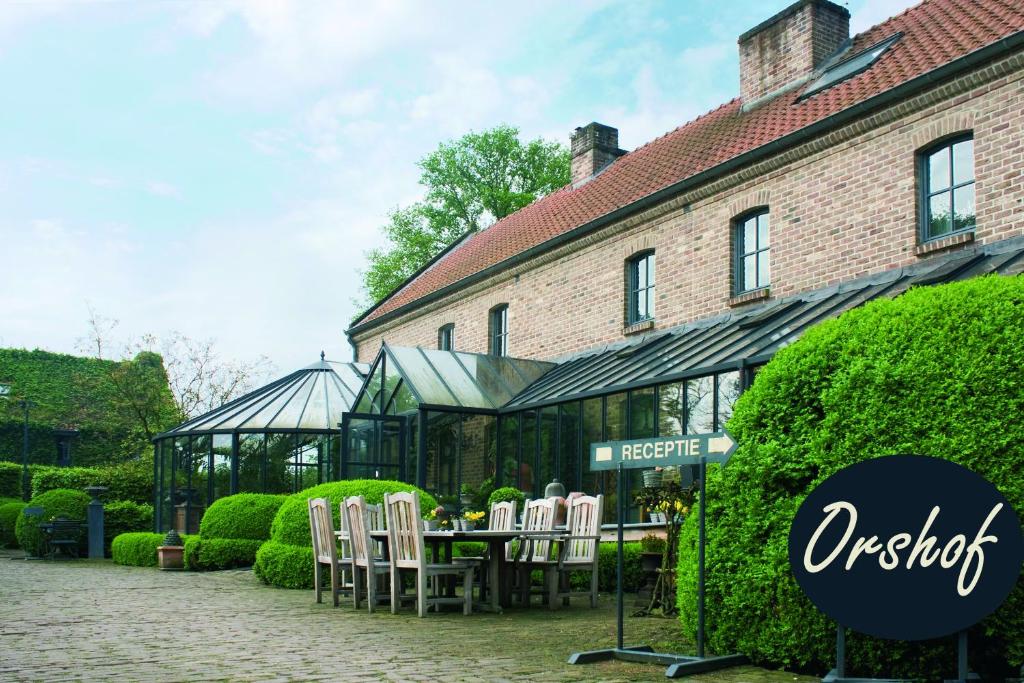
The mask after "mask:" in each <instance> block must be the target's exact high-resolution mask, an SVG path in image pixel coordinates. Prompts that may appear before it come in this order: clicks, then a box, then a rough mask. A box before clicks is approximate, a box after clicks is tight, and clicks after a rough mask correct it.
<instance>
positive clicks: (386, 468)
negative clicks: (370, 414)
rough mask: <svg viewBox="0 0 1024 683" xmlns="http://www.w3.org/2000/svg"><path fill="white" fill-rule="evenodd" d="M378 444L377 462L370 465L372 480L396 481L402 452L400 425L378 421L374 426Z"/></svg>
mask: <svg viewBox="0 0 1024 683" xmlns="http://www.w3.org/2000/svg"><path fill="white" fill-rule="evenodd" d="M375 427H376V432H377V438H378V439H379V444H378V447H377V457H378V459H377V462H375V463H372V464H371V468H372V470H373V475H372V476H373V478H374V479H398V475H399V467H400V463H401V460H402V456H403V455H404V453H403V452H402V423H401V422H399V421H397V420H379V421H377V424H376V425H375Z"/></svg>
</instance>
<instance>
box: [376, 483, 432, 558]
mask: <svg viewBox="0 0 1024 683" xmlns="http://www.w3.org/2000/svg"><path fill="white" fill-rule="evenodd" d="M384 517H385V519H387V525H388V543H389V547H390V550H391V562H392V563H393V564H394V566H396V567H402V568H410V569H415V568H417V567H418V568H423V567H425V566H426V555H425V554H424V552H423V523H422V521H421V519H420V497H419V494H418V493H385V494H384Z"/></svg>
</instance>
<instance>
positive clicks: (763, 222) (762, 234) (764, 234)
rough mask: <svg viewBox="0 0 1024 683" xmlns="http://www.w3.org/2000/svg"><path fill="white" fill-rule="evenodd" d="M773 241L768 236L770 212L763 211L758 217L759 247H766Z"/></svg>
mask: <svg viewBox="0 0 1024 683" xmlns="http://www.w3.org/2000/svg"><path fill="white" fill-rule="evenodd" d="M770 244H771V242H770V241H769V238H768V214H767V213H762V214H761V215H760V216H758V217H757V248H758V249H766V248H767V247H768V246H769V245H770Z"/></svg>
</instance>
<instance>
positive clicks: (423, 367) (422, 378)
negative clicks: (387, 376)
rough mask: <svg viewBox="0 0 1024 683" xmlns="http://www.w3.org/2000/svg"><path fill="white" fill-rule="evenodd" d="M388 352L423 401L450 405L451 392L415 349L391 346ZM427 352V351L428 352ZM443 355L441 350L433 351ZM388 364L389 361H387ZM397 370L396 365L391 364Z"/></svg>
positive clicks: (451, 402)
mask: <svg viewBox="0 0 1024 683" xmlns="http://www.w3.org/2000/svg"><path fill="white" fill-rule="evenodd" d="M388 351H389V353H390V354H391V356H392V357H393V358H394V359H395V360H396V361H397V362H398V365H400V366H401V368H402V374H403V376H404V377H405V379H406V380H408V381H409V382H410V383H411V384H412V386H413V387H414V388H415V389H416V391H417V393H419V395H420V398H422V399H423V402H424V403H433V404H435V405H452V404H453V399H452V395H451V393H450V392H449V391H448V390H447V389H445V387H444V384H442V383H441V379H440V378H439V377H438V376H437V373H436V372H434V370H433V368H432V367H431V366H430V365H429V364H428V363H427V362H426V360H424V358H423V356H422V355H420V352H419V351H418V350H417V349H411V348H404V347H393V348H390V349H389V350H388ZM428 353H429V352H428ZM433 353H435V354H440V355H443V354H442V353H441V352H437V351H435V352H433ZM389 365H390V362H389ZM392 368H393V369H394V370H396V371H397V370H398V368H397V367H396V366H392Z"/></svg>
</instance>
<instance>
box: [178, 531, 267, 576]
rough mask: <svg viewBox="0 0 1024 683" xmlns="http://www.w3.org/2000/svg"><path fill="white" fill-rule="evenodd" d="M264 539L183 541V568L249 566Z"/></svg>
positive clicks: (209, 568)
mask: <svg viewBox="0 0 1024 683" xmlns="http://www.w3.org/2000/svg"><path fill="white" fill-rule="evenodd" d="M263 543H264V541H261V540H259V539H251V538H201V537H199V536H192V537H191V538H189V539H188V540H187V541H186V542H185V569H189V570H191V571H206V570H211V569H232V568H234V567H251V566H252V565H253V564H254V563H255V561H256V551H257V550H259V548H260V546H261V545H263Z"/></svg>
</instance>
